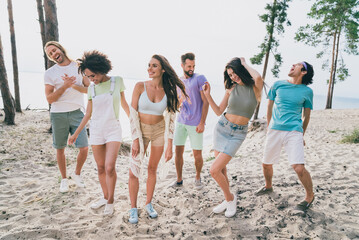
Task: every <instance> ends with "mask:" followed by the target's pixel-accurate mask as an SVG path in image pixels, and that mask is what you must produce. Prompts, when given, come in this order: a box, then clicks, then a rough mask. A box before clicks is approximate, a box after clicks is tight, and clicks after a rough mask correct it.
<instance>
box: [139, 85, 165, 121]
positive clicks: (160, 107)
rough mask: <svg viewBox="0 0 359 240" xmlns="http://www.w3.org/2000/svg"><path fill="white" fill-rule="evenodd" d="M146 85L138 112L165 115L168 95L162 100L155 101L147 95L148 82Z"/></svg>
mask: <svg viewBox="0 0 359 240" xmlns="http://www.w3.org/2000/svg"><path fill="white" fill-rule="evenodd" d="M143 85H144V87H145V91H143V93H142V94H141V96H140V99H139V100H138V112H140V113H145V114H151V115H163V112H164V111H165V110H166V107H167V96H166V94H165V96H164V97H163V98H162V100H161V102H158V103H154V102H151V100H150V99H149V98H148V96H147V91H146V83H143Z"/></svg>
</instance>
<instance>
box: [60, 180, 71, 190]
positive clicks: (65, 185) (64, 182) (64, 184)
mask: <svg viewBox="0 0 359 240" xmlns="http://www.w3.org/2000/svg"><path fill="white" fill-rule="evenodd" d="M68 191H69V184H68V182H67V178H64V179H62V180H61V184H60V192H62V193H65V192H68Z"/></svg>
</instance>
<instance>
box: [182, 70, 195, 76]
mask: <svg viewBox="0 0 359 240" xmlns="http://www.w3.org/2000/svg"><path fill="white" fill-rule="evenodd" d="M190 72H191V73H190ZM184 74H186V75H187V76H189V77H192V76H193V74H194V72H193V71H187V72H186V71H185V72H184Z"/></svg>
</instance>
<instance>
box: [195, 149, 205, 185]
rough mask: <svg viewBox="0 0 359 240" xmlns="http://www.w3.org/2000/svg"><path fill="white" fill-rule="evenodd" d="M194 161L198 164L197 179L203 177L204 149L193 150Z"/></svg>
mask: <svg viewBox="0 0 359 240" xmlns="http://www.w3.org/2000/svg"><path fill="white" fill-rule="evenodd" d="M193 156H194V163H195V165H196V179H197V180H198V179H200V178H201V171H202V167H203V158H202V150H193Z"/></svg>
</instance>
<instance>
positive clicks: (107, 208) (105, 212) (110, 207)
mask: <svg viewBox="0 0 359 240" xmlns="http://www.w3.org/2000/svg"><path fill="white" fill-rule="evenodd" d="M112 214H113V203H112V204H106V206H105V210H103V215H112Z"/></svg>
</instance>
